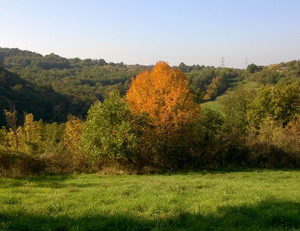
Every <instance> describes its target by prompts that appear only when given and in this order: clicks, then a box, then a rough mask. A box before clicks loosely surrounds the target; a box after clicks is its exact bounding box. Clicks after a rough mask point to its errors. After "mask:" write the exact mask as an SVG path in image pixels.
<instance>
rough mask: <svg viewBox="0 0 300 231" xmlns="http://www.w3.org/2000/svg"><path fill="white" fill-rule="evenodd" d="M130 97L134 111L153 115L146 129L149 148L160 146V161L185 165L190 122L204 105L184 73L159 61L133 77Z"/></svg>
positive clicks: (128, 95)
mask: <svg viewBox="0 0 300 231" xmlns="http://www.w3.org/2000/svg"><path fill="white" fill-rule="evenodd" d="M126 100H127V103H128V104H129V106H130V109H131V110H132V111H133V112H134V113H136V114H146V115H147V116H148V117H149V119H150V124H149V125H150V126H149V127H148V128H145V129H144V137H145V144H146V143H147V144H148V145H149V149H148V150H156V153H157V154H158V158H157V160H158V162H161V161H162V162H164V164H166V163H167V165H169V164H176V166H177V167H183V166H182V164H184V163H185V161H186V158H187V154H188V152H189V150H190V145H189V144H188V143H189V141H190V138H191V137H190V134H191V133H189V131H190V128H191V127H190V126H191V125H192V124H193V123H194V122H195V120H196V119H197V118H198V115H199V109H200V107H199V105H198V104H196V103H195V102H194V95H193V94H192V93H191V92H190V91H189V87H188V80H187V78H186V76H185V75H184V73H182V72H181V71H180V70H176V69H173V68H172V67H170V66H169V65H168V64H167V63H165V62H158V63H157V64H156V65H155V66H154V68H153V70H152V71H145V72H142V73H140V74H138V75H137V76H136V78H135V79H132V83H131V85H130V88H129V90H128V92H127V95H126ZM162 157H163V158H162Z"/></svg>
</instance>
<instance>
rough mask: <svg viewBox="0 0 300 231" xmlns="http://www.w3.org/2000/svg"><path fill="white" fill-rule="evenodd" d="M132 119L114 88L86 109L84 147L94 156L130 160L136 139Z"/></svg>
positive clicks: (133, 153)
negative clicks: (103, 98) (106, 95)
mask: <svg viewBox="0 0 300 231" xmlns="http://www.w3.org/2000/svg"><path fill="white" fill-rule="evenodd" d="M134 121H135V116H134V115H132V114H131V112H130V110H129V108H128V106H127V104H126V103H125V102H124V101H123V100H122V99H121V96H120V94H119V93H118V92H117V91H113V92H112V93H111V94H110V95H109V97H108V99H106V100H105V101H104V102H103V103H101V102H96V103H95V104H93V105H92V106H91V108H90V109H89V111H88V116H87V120H86V123H85V125H84V128H83V147H84V148H85V150H86V151H87V152H88V153H89V154H90V155H93V156H100V157H103V158H109V159H116V160H118V159H126V160H127V161H129V162H130V163H133V162H134V156H135V154H136V153H137V151H138V142H139V135H138V131H137V130H136V129H135V127H134V125H133V124H134Z"/></svg>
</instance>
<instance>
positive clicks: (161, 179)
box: [0, 170, 300, 231]
mask: <svg viewBox="0 0 300 231" xmlns="http://www.w3.org/2000/svg"><path fill="white" fill-rule="evenodd" d="M0 230H39V231H40V230H57V231H58V230H61V231H69V230H74V231H75V230H86V231H92V230H170V231H171V230H300V171H296V170H290V171H281V170H247V171H226V172H224V171H201V172H191V173H177V174H153V175H91V174H73V175H56V176H40V177H29V178H0Z"/></svg>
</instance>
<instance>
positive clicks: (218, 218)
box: [0, 200, 300, 231]
mask: <svg viewBox="0 0 300 231" xmlns="http://www.w3.org/2000/svg"><path fill="white" fill-rule="evenodd" d="M299 228H300V203H296V202H289V201H275V200H266V201H263V202H261V203H259V204H257V205H252V206H229V207H221V208H219V210H218V211H217V213H216V214H208V215H207V214H200V213H199V214H191V213H185V212H182V213H180V214H177V215H174V216H172V217H167V218H160V217H156V218H153V219H148V218H142V217H138V216H134V215H126V214H114V215H108V214H107V215H106V214H105V215H103V214H86V215H84V216H81V217H72V214H68V215H61V214H59V212H58V213H56V214H53V213H51V214H45V215H33V214H30V213H28V212H27V213H26V212H23V211H19V212H16V211H15V212H11V213H9V212H6V211H1V209H0V229H1V230H8V231H10V230H32V231H35V230H55V231H69V230H82V231H93V230H145V231H146V230H170V231H171V230H296V229H299Z"/></svg>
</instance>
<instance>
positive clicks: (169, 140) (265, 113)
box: [0, 48, 300, 176]
mask: <svg viewBox="0 0 300 231" xmlns="http://www.w3.org/2000/svg"><path fill="white" fill-rule="evenodd" d="M0 63H1V65H0V109H1V112H0V125H1V126H2V128H1V130H0V176H23V175H34V174H41V173H73V172H81V173H83V172H84V173H90V172H98V171H104V170H106V169H115V170H122V171H125V172H130V173H151V172H157V171H178V170H197V169H203V168H208V169H214V168H253V167H259V168H299V167H300V61H299V60H298V61H296V60H295V61H290V62H286V63H279V64H272V65H268V66H258V65H255V64H250V65H248V66H247V68H245V69H234V68H226V67H211V66H203V65H201V66H200V65H192V66H189V65H186V64H184V63H180V64H179V65H178V66H170V65H169V64H168V63H167V62H163V61H159V62H158V63H156V65H154V66H143V65H138V64H136V65H126V64H124V63H112V62H109V63H107V62H106V61H105V60H104V59H84V60H81V59H79V58H73V59H67V58H63V57H60V56H58V55H56V54H53V53H52V54H49V55H45V56H43V55H40V54H37V53H34V52H31V51H24V50H19V49H8V48H0ZM216 102H217V103H218V104H219V105H220V107H218V108H214V107H210V106H209V105H210V103H216Z"/></svg>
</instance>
